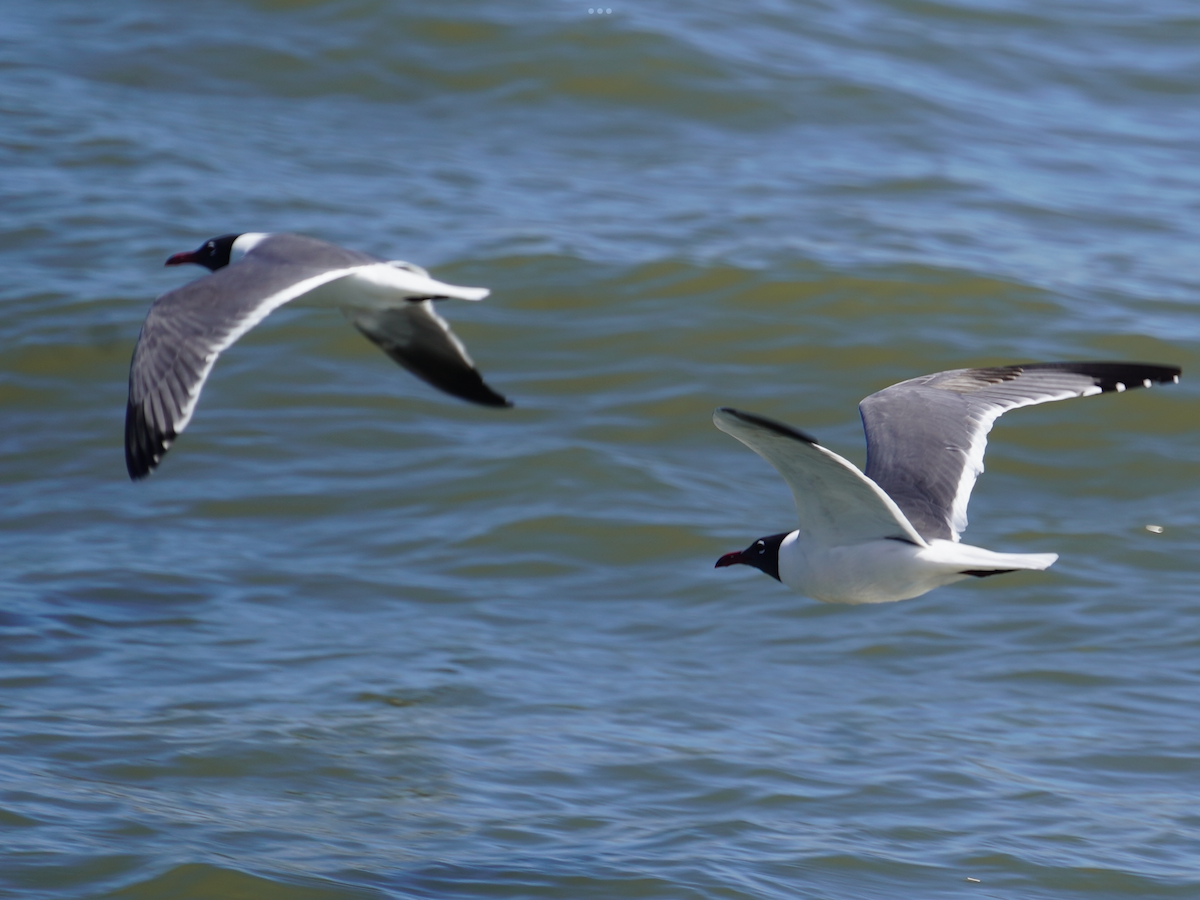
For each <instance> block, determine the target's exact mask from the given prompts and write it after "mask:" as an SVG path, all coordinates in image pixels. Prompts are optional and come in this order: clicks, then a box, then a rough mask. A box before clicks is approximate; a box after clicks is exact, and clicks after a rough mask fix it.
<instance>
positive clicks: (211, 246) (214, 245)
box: [206, 241, 217, 250]
mask: <svg viewBox="0 0 1200 900" xmlns="http://www.w3.org/2000/svg"><path fill="white" fill-rule="evenodd" d="M206 246H207V247H208V249H209V250H216V249H217V245H216V244H214V243H213V242H212V241H209V242H208V244H207V245H206Z"/></svg>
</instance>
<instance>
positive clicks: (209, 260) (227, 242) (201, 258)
mask: <svg viewBox="0 0 1200 900" xmlns="http://www.w3.org/2000/svg"><path fill="white" fill-rule="evenodd" d="M240 237H241V235H240V234H223V235H221V236H220V237H215V238H210V239H209V240H207V241H205V242H204V243H203V244H201V245H200V246H199V247H197V248H196V249H195V250H193V251H191V252H190V253H176V254H175V255H174V256H172V257H171V258H170V259H168V260H167V265H168V266H182V265H183V264H184V263H195V264H196V265H198V266H204V268H206V269H212V270H213V271H214V272H215V271H217V269H223V268H225V267H226V266H227V265H229V255H230V254H231V253H232V252H233V242H234V241H236V240H237V239H238V238H240Z"/></svg>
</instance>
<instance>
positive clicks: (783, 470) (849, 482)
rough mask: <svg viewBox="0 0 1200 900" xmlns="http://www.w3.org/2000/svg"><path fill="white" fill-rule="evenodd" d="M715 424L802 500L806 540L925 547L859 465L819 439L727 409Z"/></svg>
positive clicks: (718, 414) (716, 416)
mask: <svg viewBox="0 0 1200 900" xmlns="http://www.w3.org/2000/svg"><path fill="white" fill-rule="evenodd" d="M713 423H714V424H715V425H716V426H717V427H718V428H720V429H721V430H722V431H724V432H725V433H726V434H729V435H732V436H733V437H735V438H737V439H738V440H739V441H741V442H742V443H743V444H745V445H746V446H747V447H749V448H750V449H751V450H753V451H754V452H755V453H757V454H758V455H759V456H761V457H762V458H763V459H765V460H766V461H767V462H769V463H770V464H771V465H772V466H774V467H775V469H776V470H777V471H778V472H779V474H780V475H782V476H783V480H784V481H786V482H787V483H788V487H790V488H791V489H792V496H793V497H794V498H795V500H796V512H797V513H798V514H799V516H800V534H801V535H802V536H803V537H804V538H805V539H807V540H809V541H812V542H815V543H819V544H821V545H822V546H840V545H843V544H857V543H862V542H864V541H870V540H880V539H883V538H891V539H894V540H901V541H908V542H910V543H913V544H919V545H921V546H924V545H925V541H924V540H922V538H921V536H920V535H919V534H918V533H917V531H916V530H915V529H914V528H913V527H912V525H910V524H909V523H908V520H907V519H905V517H904V513H903V512H901V511H900V509H899V508H898V507H897V506H896V504H895V503H893V502H892V500H891V498H890V497H888V495H887V494H885V493H884V492H883V491H881V490H880V489H879V487H878V485H876V484H875V483H874V482H872V481H871V480H870V479H869V478H867V477H866V476H865V475H863V473H862V472H860V471H859V470H858V469H857V468H856V467H855V466H854V464H853V463H850V462H849V461H847V460H845V459H842V457H840V456H838V455H837V454H836V453H834V452H833V451H831V450H826V449H825V448H824V447H822V446H821V445H820V444H818V443H817V442H816V441H815V440H814V439H813V438H811V437H809V436H808V435H806V434H804V433H803V432H800V431H797V430H795V429H794V428H790V427H789V426H787V425H784V424H782V423H780V422H775V421H773V420H771V419H768V418H765V417H764V416H756V415H754V414H753V413H747V412H741V411H739V410H736V409H730V408H729V407H721V408H720V409H718V410H717V411H716V412H714V413H713Z"/></svg>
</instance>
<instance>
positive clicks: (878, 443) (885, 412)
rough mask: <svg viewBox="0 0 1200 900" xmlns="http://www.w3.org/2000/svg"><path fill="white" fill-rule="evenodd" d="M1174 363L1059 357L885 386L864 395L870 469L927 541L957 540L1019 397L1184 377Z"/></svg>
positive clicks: (1046, 397)
mask: <svg viewBox="0 0 1200 900" xmlns="http://www.w3.org/2000/svg"><path fill="white" fill-rule="evenodd" d="M1179 372H1180V370H1179V369H1178V368H1177V367H1175V366H1159V365H1152V364H1149V363H1119V362H1056V363H1031V364H1029V365H1022V366H996V367H992V368H984V369H953V370H951V371H948V372H937V373H935V374H933V375H924V376H922V377H920V378H911V379H909V380H908V381H902V382H900V383H899V384H894V385H892V386H891V387H888V388H884V389H883V390H882V391H879V392H878V393H876V394H872V395H871V396H870V397H867V398H866V399H865V400H863V401H862V403H860V404H859V406H858V409H859V413H860V414H861V415H862V420H863V428H864V429H865V430H866V433H867V473H866V474H867V477H868V478H870V479H871V480H872V481H874V482H875V483H876V484H877V485H879V487H881V488H883V490H884V491H886V492H887V494H888V496H889V497H891V498H892V499H893V500H895V501H896V504H897V505H898V506H899V507H900V509H901V510H903V511H904V514H905V516H907V517H908V521H909V522H911V523H912V524H913V525H914V526H915V527H916V529H917V531H919V532H920V533H921V535H922V537H924V538H925V539H926V540H933V539H934V538H942V539H944V540H953V541H957V540H958V536H959V534H960V533H961V532H962V531H963V530H964V529H965V528H966V527H967V501H968V500H970V498H971V489H972V488H973V487H974V486H975V479H976V478H978V477H979V474H980V473H981V472H983V451H984V448H985V447H987V435H988V432H989V431H991V430H992V423H993V422H995V421H996V419H997V418H999V417H1000V416H1001V415H1002V414H1003V413H1005V412H1008V410H1010V409H1016V408H1017V407H1019V406H1033V405H1035V404H1038V403H1049V402H1050V401H1052V400H1066V399H1069V398H1071V397H1087V396H1090V395H1092V394H1099V393H1104V392H1109V391H1124V390H1126V389H1127V388H1139V387H1150V385H1152V384H1155V383H1164V382H1170V381H1176V382H1177V381H1179Z"/></svg>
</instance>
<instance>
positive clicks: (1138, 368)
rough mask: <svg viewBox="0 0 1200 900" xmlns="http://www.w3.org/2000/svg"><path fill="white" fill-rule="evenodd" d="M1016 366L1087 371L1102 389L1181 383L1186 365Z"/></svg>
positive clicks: (1056, 364) (1061, 363) (1105, 390)
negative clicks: (1181, 376) (1182, 366)
mask: <svg viewBox="0 0 1200 900" xmlns="http://www.w3.org/2000/svg"><path fill="white" fill-rule="evenodd" d="M1013 368H1015V369H1021V370H1025V371H1029V370H1032V369H1058V370H1060V371H1063V372H1071V373H1072V374H1075V375H1086V376H1087V377H1089V378H1091V379H1092V380H1094V381H1095V383H1096V386H1097V387H1098V388H1100V390H1101V391H1102V392H1103V393H1106V394H1107V393H1111V392H1113V391H1117V392H1119V391H1125V390H1131V389H1133V388H1140V387H1150V385H1152V384H1178V383H1179V376H1180V375H1182V374H1183V369H1181V368H1180V367H1179V366H1164V365H1160V364H1158V363H1140V362H1051V363H1030V364H1028V365H1023V366H1014V367H1013Z"/></svg>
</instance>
